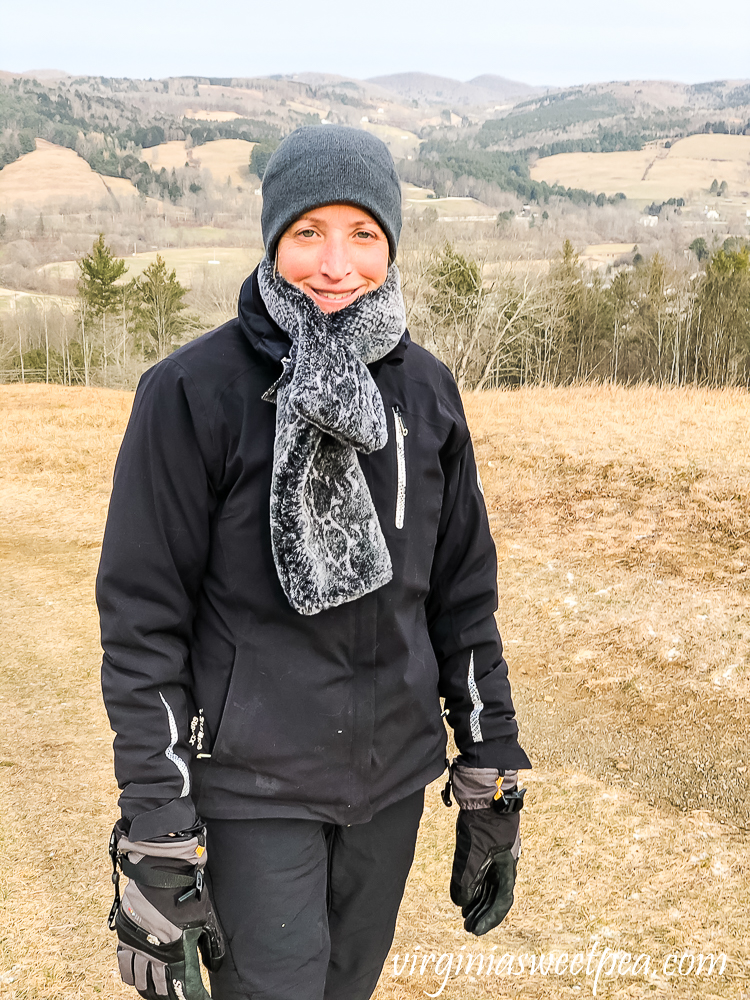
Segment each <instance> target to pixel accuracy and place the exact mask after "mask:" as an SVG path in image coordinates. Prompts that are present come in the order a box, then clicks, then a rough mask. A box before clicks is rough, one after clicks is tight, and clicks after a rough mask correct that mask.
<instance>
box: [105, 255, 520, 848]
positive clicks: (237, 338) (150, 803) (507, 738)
mask: <svg viewBox="0 0 750 1000" xmlns="http://www.w3.org/2000/svg"><path fill="white" fill-rule="evenodd" d="M289 346H290V345H289V340H288V338H287V336H286V334H285V333H284V332H283V331H282V330H281V329H280V328H279V327H278V326H276V325H275V324H274V323H273V321H272V320H271V319H270V317H269V315H268V313H267V311H266V309H265V306H264V304H263V301H262V299H261V298H260V294H259V292H258V287H257V280H256V277H255V275H254V274H253V275H251V276H250V277H249V278H248V279H247V281H246V282H245V284H244V285H243V288H242V291H241V293H240V306H239V316H238V318H237V319H235V320H232V321H230V322H229V323H225V324H224V325H223V326H221V327H219V328H218V329H216V330H213V331H212V332H210V333H207V334H205V335H204V336H202V337H199V338H198V339H197V340H195V341H193V342H191V343H190V344H188V345H186V346H185V347H182V348H180V350H178V351H176V352H175V353H174V354H172V355H171V356H170V357H168V358H167V359H166V360H165V361H162V362H161V363H160V364H157V365H156V366H155V367H153V368H152V369H150V370H149V371H148V372H146V374H145V375H144V376H143V378H142V379H141V382H140V385H139V387H138V392H137V393H136V398H135V403H134V406H133V412H132V415H131V418H130V422H129V424H128V428H127V432H126V434H125V437H124V440H123V443H122V448H121V450H120V454H119V457H118V460H117V465H116V469H115V475H114V488H113V493H112V499H111V503H110V508H109V516H108V519H107V527H106V532H105V536H104V543H103V548H102V556H101V564H100V568H99V575H98V578H97V598H98V602H99V609H100V614H101V629H102V646H103V648H104V660H103V666H102V686H103V691H104V698H105V703H106V707H107V711H108V713H109V718H110V722H111V725H112V728H113V730H114V731H115V734H116V736H115V741H114V750H115V771H116V775H117V780H118V783H119V786H120V788H121V789H122V795H121V797H120V806H121V809H122V812H123V815H124V817H125V818H126V819H128V820H131V821H132V826H131V832H130V836H131V837H132V838H134V839H136V840H142V839H147V838H151V837H156V836H160V835H163V834H165V833H169V832H173V831H176V830H182V829H186V828H188V827H189V826H191V825H192V823H193V822H194V818H195V811H196V810H197V811H198V813H199V814H200V815H201V816H203V817H204V818H211V817H215V818H227V819H230V818H253V817H266V816H268V817H271V816H272V817H300V818H307V819H310V818H312V819H318V820H323V821H328V822H333V823H337V824H352V823H363V822H366V821H368V820H369V819H370V818H371V816H372V815H373V813H374V812H375V811H377V810H379V809H382V808H384V807H385V806H387V805H390V804H391V803H393V802H395V801H397V800H399V799H401V798H403V797H405V796H407V795H409V794H410V793H412V792H413V791H415V790H416V789H418V788H420V787H422V786H424V785H425V784H427V783H428V782H430V781H432V780H433V779H435V778H436V777H438V775H439V774H440V773H441V772H442V771H443V769H444V761H445V743H446V734H445V726H444V724H443V719H442V717H441V711H442V707H441V702H440V699H441V698H444V699H445V708H446V710H447V721H448V723H449V724H450V725H451V726H452V727H453V728H454V730H455V737H456V742H457V744H458V747H459V748H460V750H461V752H462V753H463V754H464V755H466V758H467V760H468V761H469V762H471V763H474V764H476V765H478V766H496V767H499V768H506V769H508V768H518V767H528V766H530V765H529V762H528V759H527V757H526V755H525V753H524V752H523V750H522V749H521V748H520V747H519V745H518V741H517V734H518V729H517V726H516V722H515V718H514V710H513V704H512V701H511V694H510V686H509V683H508V670H507V666H506V663H505V660H504V659H503V654H502V644H501V641H500V637H499V635H498V631H497V627H496V625H495V619H494V612H495V610H496V608H497V588H496V573H497V565H496V556H495V548H494V545H493V542H492V538H491V535H490V531H489V525H488V519H487V514H486V510H485V505H484V500H483V497H482V488H481V483H480V481H479V477H478V474H477V469H476V466H475V463H474V456H473V451H472V447H471V441H470V438H469V431H468V429H467V426H466V420H465V418H464V414H463V409H462V406H461V400H460V397H459V393H458V390H457V387H456V384H455V382H454V381H453V378H452V377H451V375H450V373H449V372H448V369H447V368H446V367H445V366H444V365H443V364H441V363H440V362H439V361H437V360H436V359H435V358H434V357H433V356H432V355H431V354H429V353H428V352H427V351H425V350H423V349H422V348H420V347H417V346H416V345H414V344H411V343H410V342H409V336H408V333H405V334H404V337H403V338H402V340H401V343H400V344H399V345H398V346H397V347H396V348H395V349H394V350H393V351H392V352H391V353H390V354H389V355H387V356H386V357H385V358H384V359H383V360H382V361H380V362H378V363H376V364H374V365H372V366H370V370H371V372H372V374H373V376H374V378H375V381H376V382H377V385H378V387H379V389H380V392H381V394H382V397H383V402H384V404H385V409H386V414H387V417H388V424H389V439H388V444H387V445H386V447H385V448H383V449H382V450H381V451H378V452H375V453H374V454H372V455H368V456H365V455H360V456H359V459H360V462H361V465H362V469H363V471H364V475H365V478H366V480H367V483H368V485H369V488H370V491H371V493H372V497H373V501H374V503H375V508H376V510H377V512H378V516H379V518H380V523H381V526H382V529H383V533H384V535H385V539H386V542H387V545H388V548H389V551H390V554H391V559H392V562H393V579H392V581H391V582H390V583H389V584H387V585H386V586H384V587H381V588H380V589H379V590H377V591H375V592H374V593H372V594H368V595H366V596H365V597H362V598H360V599H358V600H356V601H352V602H350V603H348V604H343V605H341V606H340V607H337V608H332V609H329V610H326V611H322V612H320V613H319V614H317V615H313V616H303V615H300V614H298V613H297V612H296V611H294V610H293V609H292V608H291V607H290V605H289V603H288V602H287V600H286V597H285V596H284V593H283V591H282V589H281V586H280V584H279V580H278V577H277V574H276V568H275V565H274V561H273V556H272V553H271V537H270V527H269V495H270V486H271V465H272V456H273V443H274V430H275V416H276V410H275V406H274V405H272V404H270V403H267V402H264V401H263V400H262V399H261V396H262V395H263V393H264V392H265V391H266V390H267V389H268V388H269V386H270V385H271V384H272V383H273V382H274V381H275V380H276V379H277V378H278V376H279V374H280V372H281V364H280V361H281V358H282V357H284V356H286V355H287V354H288V351H289Z"/></svg>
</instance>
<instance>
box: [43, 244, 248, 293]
mask: <svg viewBox="0 0 750 1000" xmlns="http://www.w3.org/2000/svg"><path fill="white" fill-rule="evenodd" d="M157 254H158V255H159V256H160V257H162V258H163V259H164V262H165V263H166V265H167V267H168V268H169V269H170V270H171V269H172V268H174V270H175V271H176V273H177V279H178V281H180V282H182V283H183V284H185V285H187V286H190V285H192V284H193V283H194V282H195V281H196V280H197V278H198V277H200V276H202V275H203V273H204V272H205V271H206V270H207V269H211V268H216V270H217V271H224V270H231V271H232V272H233V273H234V272H235V271H236V272H238V273H242V274H243V275H244V274H250V272H251V271H252V270H253V268H254V267H255V266H256V264H257V263H258V261H259V260H260V259H261V257H262V256H263V252H262V250H249V249H244V248H242V247H185V248H177V247H166V248H165V249H163V250H149V251H148V253H139V254H136V255H135V256H133V255H131V256H129V257H124V258H123V260H124V261H125V264H126V265H127V268H128V270H127V273H126V275H125V278H126V280H128V281H129V280H130V279H131V278H135V277H137V276H138V275H139V274H142V273H143V271H144V270H145V269H146V268H147V267H149V266H150V265H151V264H153V263H154V262H155V261H156V257H157ZM40 271H42V272H43V273H44V274H45V275H46V276H47V277H48V278H50V279H53V280H55V279H56V280H60V281H70V280H74V281H75V280H77V279H78V276H79V275H80V269H79V267H78V263H77V262H76V261H74V260H64V261H60V262H59V263H56V264H46V265H45V266H44V267H42V268H40ZM237 287H238V289H239V285H238V286H237Z"/></svg>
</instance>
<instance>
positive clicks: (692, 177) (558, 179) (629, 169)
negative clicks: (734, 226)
mask: <svg viewBox="0 0 750 1000" xmlns="http://www.w3.org/2000/svg"><path fill="white" fill-rule="evenodd" d="M531 176H532V178H533V179H534V180H536V181H547V183H548V184H555V183H558V184H564V185H567V186H569V187H581V188H586V189H587V190H589V191H604V192H605V194H608V195H613V194H616V193H617V192H618V191H622V193H623V194H625V195H627V197H628V198H635V199H645V200H648V201H651V200H667V199H668V198H691V197H693V198H696V197H701V198H703V197H705V196H706V195H707V193H708V189H709V188H710V186H711V182H712V181H713V180H714V179H716V180H718V182H719V183H721V182H722V181H723V180H725V181H726V182H727V184H728V185H729V191H730V194H731V195H733V196H734V197H735V200H737V198H739V199H740V200H742V199H744V201H742V203H743V204H744V203H745V202H747V204H750V136H740V135H691V136H688V137H687V138H685V139H680V140H678V141H677V142H675V143H674V144H673V145H672V147H671V148H670V149H667V148H666V147H665V146H664V144H663V143H648V144H647V145H646V146H644V147H643V149H641V150H638V151H636V150H633V151H632V152H622V153H559V154H558V155H556V156H546V157H543V158H542V159H540V160H537V162H536V164H535V165H534V166H533V167H532V168H531ZM743 192H744V193H743Z"/></svg>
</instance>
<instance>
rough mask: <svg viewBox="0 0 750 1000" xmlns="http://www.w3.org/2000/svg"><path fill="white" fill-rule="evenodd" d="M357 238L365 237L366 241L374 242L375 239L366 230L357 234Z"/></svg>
mask: <svg viewBox="0 0 750 1000" xmlns="http://www.w3.org/2000/svg"><path fill="white" fill-rule="evenodd" d="M357 236H359V237H364V239H366V240H373V239H375V237H374V236H373V234H372V233H368V232H367V230H366V229H362V230H360V231H359V232H358V233H357Z"/></svg>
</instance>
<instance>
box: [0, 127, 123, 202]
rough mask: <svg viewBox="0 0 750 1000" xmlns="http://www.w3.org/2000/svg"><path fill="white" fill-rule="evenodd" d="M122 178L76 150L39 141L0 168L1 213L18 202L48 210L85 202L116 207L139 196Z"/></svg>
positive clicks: (42, 140) (43, 140)
mask: <svg viewBox="0 0 750 1000" xmlns="http://www.w3.org/2000/svg"><path fill="white" fill-rule="evenodd" d="M138 197H139V194H138V190H137V189H136V188H135V187H134V186H133V185H132V184H131V183H130V181H129V180H127V179H125V178H121V177H107V178H104V177H102V176H101V174H98V173H96V172H95V171H94V170H92V169H91V167H90V166H89V165H88V163H87V162H86V161H85V160H84V159H83V158H82V157H80V156H79V155H78V154H77V153H76V152H75V151H74V150H72V149H66V148H65V147H63V146H56V145H55V144H54V143H52V142H47V141H46V140H45V139H37V140H36V149H35V150H34V151H33V152H31V153H26V154H25V155H23V156H22V157H20V159H18V160H16V161H15V162H14V163H9V164H8V166H6V167H5V168H4V169H3V170H0V212H3V211H6V212H7V211H8V210H9V209H11V208H14V207H15V206H16V205H22V206H23V207H26V208H29V207H33V208H39V209H43V208H44V209H48V208H55V207H58V206H61V205H75V204H77V203H78V204H85V205H86V206H87V207H88V208H96V207H99V206H105V207H108V208H117V206H118V202H119V201H120V200H121V199H134V198H138Z"/></svg>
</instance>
